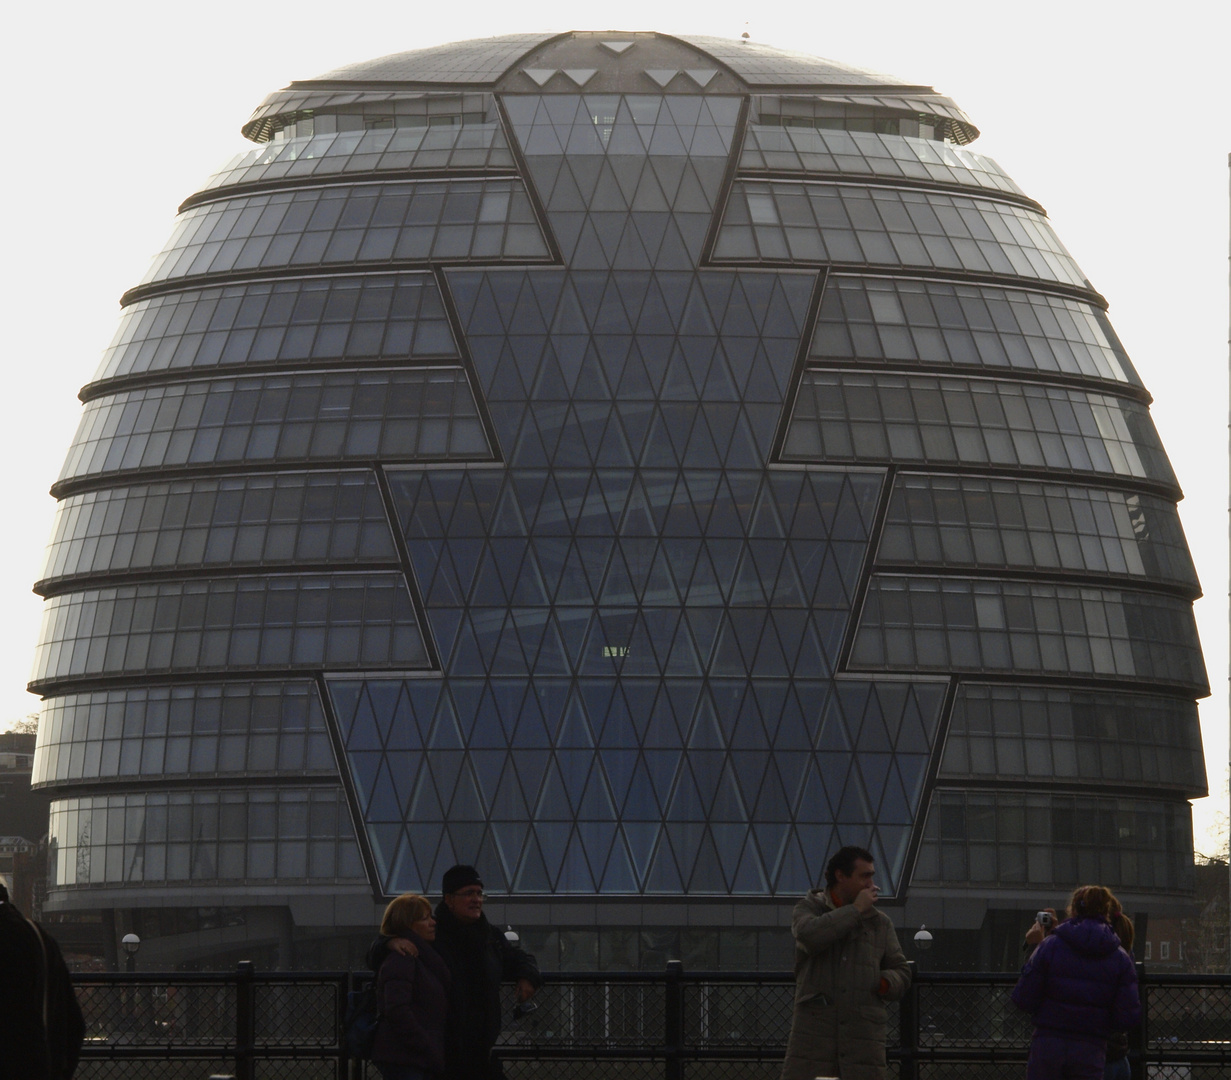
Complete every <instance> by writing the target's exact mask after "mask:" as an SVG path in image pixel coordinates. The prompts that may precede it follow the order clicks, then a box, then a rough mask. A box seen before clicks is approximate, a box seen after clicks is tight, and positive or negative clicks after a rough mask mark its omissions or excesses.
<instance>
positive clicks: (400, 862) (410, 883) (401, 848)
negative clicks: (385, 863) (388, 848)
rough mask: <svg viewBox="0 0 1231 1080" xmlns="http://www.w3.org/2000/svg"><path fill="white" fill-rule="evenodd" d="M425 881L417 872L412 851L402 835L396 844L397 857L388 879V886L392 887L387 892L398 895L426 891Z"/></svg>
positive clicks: (417, 867)
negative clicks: (397, 893)
mask: <svg viewBox="0 0 1231 1080" xmlns="http://www.w3.org/2000/svg"><path fill="white" fill-rule="evenodd" d="M426 880H427V879H426V878H424V877H423V875H422V874H421V873H420V872H419V866H418V864H417V863H416V861H415V856H414V850H413V848H411V846H410V844H409V843H408V841H407V838H406V836H405V835H404V834H403V836H402V840H401V842H400V843H399V844H398V849H397V856H396V858H395V859H394V862H393V870H392V871H391V873H390V874H389V877H388V881H389V883H390V885H392V886H393V887H392V888H391V889H389V891H390V892H399V893H400V892H412V891H419V890H423V891H426Z"/></svg>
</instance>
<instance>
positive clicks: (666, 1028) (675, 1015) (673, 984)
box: [663, 960, 684, 1080]
mask: <svg viewBox="0 0 1231 1080" xmlns="http://www.w3.org/2000/svg"><path fill="white" fill-rule="evenodd" d="M683 977H684V962H683V961H682V960H668V961H667V979H666V992H665V995H664V996H665V999H666V1000H665V1004H666V1010H667V1012H666V1016H665V1017H664V1018H663V1036H664V1043H665V1045H664V1047H663V1049H664V1051H665V1052H666V1058H667V1060H666V1080H683V1078H684V1062H683V1057H682V1055H683V1051H684V983H683Z"/></svg>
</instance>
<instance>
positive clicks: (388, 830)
mask: <svg viewBox="0 0 1231 1080" xmlns="http://www.w3.org/2000/svg"><path fill="white" fill-rule="evenodd" d="M402 834H403V830H402V828H401V826H400V825H369V826H368V843H369V844H370V845H371V848H372V857H373V858H374V859H375V860H376V871H377V873H378V874H379V875H380V877H381V878H382V879H387V878H388V877H389V868H390V867H391V866H392V865H393V860H394V858H395V856H396V855H397V848H398V843H399V841H400V840H401V839H402Z"/></svg>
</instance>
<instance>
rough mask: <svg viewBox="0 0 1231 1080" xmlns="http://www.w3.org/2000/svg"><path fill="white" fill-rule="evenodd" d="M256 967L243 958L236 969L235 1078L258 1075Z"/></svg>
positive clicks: (245, 1079) (247, 1079)
mask: <svg viewBox="0 0 1231 1080" xmlns="http://www.w3.org/2000/svg"><path fill="white" fill-rule="evenodd" d="M255 980H256V969H255V968H254V967H253V966H252V961H251V960H241V961H240V962H239V965H238V967H237V968H236V971H235V1080H255V1077H256V1061H255V1058H256V994H255V992H254V991H255V989H256V987H255Z"/></svg>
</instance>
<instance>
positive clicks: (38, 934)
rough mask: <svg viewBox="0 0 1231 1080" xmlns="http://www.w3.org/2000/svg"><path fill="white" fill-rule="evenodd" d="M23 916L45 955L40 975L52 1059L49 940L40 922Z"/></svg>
mask: <svg viewBox="0 0 1231 1080" xmlns="http://www.w3.org/2000/svg"><path fill="white" fill-rule="evenodd" d="M22 918H24V919H25V920H26V922H28V923H29V924H30V929H31V930H33V931H34V940H35V941H37V942H38V949H39V953H40V954H41V955H42V957H43V962H42V964H41V965H39V971H38V977H39V982H40V984H41V985H42V997H43V1043H44V1045H45V1046H46V1047H47V1060H48V1061H50V1060H51V978H50V976H51V972H50V969H49V966H48V961H47V942H45V941H44V940H43V931H42V930H41V929H39V925H38V923H36V922H35V921H34V920H33V919H31V918H30V917H29V916H28V915H23V916H22Z"/></svg>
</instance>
